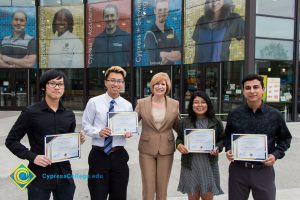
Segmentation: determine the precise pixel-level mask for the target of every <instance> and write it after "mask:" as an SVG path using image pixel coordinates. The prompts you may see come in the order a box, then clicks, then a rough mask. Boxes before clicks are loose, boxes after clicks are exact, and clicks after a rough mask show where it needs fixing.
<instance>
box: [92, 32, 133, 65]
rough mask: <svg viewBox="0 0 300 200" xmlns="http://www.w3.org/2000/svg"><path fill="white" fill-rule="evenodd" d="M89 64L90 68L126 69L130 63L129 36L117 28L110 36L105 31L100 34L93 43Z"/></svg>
mask: <svg viewBox="0 0 300 200" xmlns="http://www.w3.org/2000/svg"><path fill="white" fill-rule="evenodd" d="M89 62H90V63H89V66H90V67H110V66H114V65H118V66H122V67H128V66H129V65H130V62H131V37H130V34H129V33H127V32H126V31H123V30H122V29H120V28H119V27H117V29H116V31H115V32H114V33H113V34H111V35H109V34H107V33H106V32H105V31H103V32H102V33H100V34H99V35H98V36H97V37H96V38H95V41H94V43H93V47H92V54H91V58H90V61H89Z"/></svg>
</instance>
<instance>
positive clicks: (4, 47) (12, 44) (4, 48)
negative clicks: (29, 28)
mask: <svg viewBox="0 0 300 200" xmlns="http://www.w3.org/2000/svg"><path fill="white" fill-rule="evenodd" d="M0 44H1V45H0V54H2V55H6V56H9V57H12V58H24V57H25V56H26V55H33V54H36V41H35V39H34V38H33V37H31V36H29V35H27V34H25V33H23V34H22V35H21V36H20V37H18V38H13V36H12V35H10V36H6V37H4V38H3V39H2V40H1V43H0Z"/></svg>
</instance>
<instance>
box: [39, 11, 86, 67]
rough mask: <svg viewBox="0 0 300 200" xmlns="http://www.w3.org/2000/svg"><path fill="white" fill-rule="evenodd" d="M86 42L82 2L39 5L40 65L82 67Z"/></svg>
mask: <svg viewBox="0 0 300 200" xmlns="http://www.w3.org/2000/svg"><path fill="white" fill-rule="evenodd" d="M55 16H56V18H55ZM54 18H55V19H56V20H54ZM72 23H73V25H72ZM83 45H84V6H83V5H78V6H63V7H39V55H40V57H39V64H40V68H83V67H84V48H83V47H84V46H83Z"/></svg>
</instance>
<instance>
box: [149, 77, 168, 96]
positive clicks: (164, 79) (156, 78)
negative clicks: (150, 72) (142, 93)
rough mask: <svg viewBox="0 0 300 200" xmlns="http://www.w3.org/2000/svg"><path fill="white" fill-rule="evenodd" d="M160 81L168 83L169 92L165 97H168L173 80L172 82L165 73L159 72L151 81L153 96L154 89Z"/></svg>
mask: <svg viewBox="0 0 300 200" xmlns="http://www.w3.org/2000/svg"><path fill="white" fill-rule="evenodd" d="M160 81H166V83H167V91H166V94H165V95H168V94H169V93H170V91H171V88H172V86H171V80H170V77H169V75H168V74H167V73H164V72H159V73H157V74H155V75H154V76H153V77H152V79H151V81H150V90H151V93H152V94H153V87H154V85H155V84H156V83H159V82H160Z"/></svg>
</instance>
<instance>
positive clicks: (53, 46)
mask: <svg viewBox="0 0 300 200" xmlns="http://www.w3.org/2000/svg"><path fill="white" fill-rule="evenodd" d="M83 61H84V59H83V44H82V42H81V40H80V39H79V38H78V37H77V36H76V35H74V34H73V33H70V32H69V31H66V32H65V33H63V34H62V35H61V36H59V37H58V36H57V34H55V35H54V36H53V38H52V40H51V41H50V46H49V58H48V67H49V68H83V67H84V63H83Z"/></svg>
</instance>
